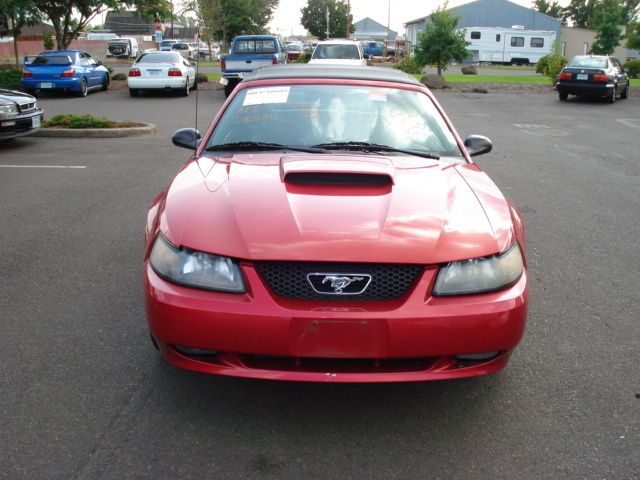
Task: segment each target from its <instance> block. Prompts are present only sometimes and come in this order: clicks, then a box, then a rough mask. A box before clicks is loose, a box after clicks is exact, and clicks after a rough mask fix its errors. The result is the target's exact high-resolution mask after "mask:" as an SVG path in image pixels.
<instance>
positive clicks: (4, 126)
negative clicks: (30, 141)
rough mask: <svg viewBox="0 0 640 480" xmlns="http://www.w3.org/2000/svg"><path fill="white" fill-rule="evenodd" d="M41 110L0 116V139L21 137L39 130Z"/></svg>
mask: <svg viewBox="0 0 640 480" xmlns="http://www.w3.org/2000/svg"><path fill="white" fill-rule="evenodd" d="M43 113H44V112H43V110H41V109H39V108H38V109H36V110H32V111H30V112H28V113H23V114H20V115H16V116H14V117H0V140H8V139H10V138H17V137H23V136H25V135H30V134H32V133H34V132H37V131H38V130H40V125H41V124H42V115H43Z"/></svg>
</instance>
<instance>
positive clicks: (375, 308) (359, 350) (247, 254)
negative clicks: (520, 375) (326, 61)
mask: <svg viewBox="0 0 640 480" xmlns="http://www.w3.org/2000/svg"><path fill="white" fill-rule="evenodd" d="M173 142H174V144H175V145H178V146H182V147H187V148H191V149H193V150H194V154H193V156H192V157H191V158H190V159H189V160H188V161H187V162H186V163H185V164H184V166H183V167H182V168H181V169H180V172H179V173H178V174H177V176H176V177H175V179H173V181H172V182H171V184H170V185H169V186H168V187H167V188H166V189H165V190H164V191H163V192H162V193H161V194H160V195H159V196H158V197H157V198H156V199H155V200H154V201H153V203H152V205H151V208H150V210H149V213H148V218H147V224H146V235H145V238H146V250H145V254H144V285H145V301H146V311H147V317H148V323H149V329H150V333H151V337H152V341H153V343H154V345H155V346H156V347H157V348H158V349H159V350H160V352H161V354H162V356H163V357H164V359H165V360H166V361H168V362H169V363H171V364H173V365H176V366H178V367H182V368H186V369H190V370H196V371H200V372H207V373H213V374H221V375H232V376H237V377H251V378H262V379H275V380H297V381H318V382H399V381H419V380H435V379H452V378H461V377H471V376H477V375H484V374H489V373H493V372H496V371H498V370H500V369H502V368H503V367H504V366H505V365H506V364H507V361H508V359H509V356H510V355H511V353H512V351H513V349H514V348H515V347H516V345H517V344H518V342H519V341H520V339H521V338H522V335H523V332H524V329H525V322H526V317H527V299H528V279H527V270H526V260H525V249H526V238H525V229H524V223H523V220H522V217H521V216H520V214H519V212H518V210H517V209H516V207H515V206H514V205H512V204H511V203H510V202H509V201H508V200H507V199H505V197H504V196H503V194H502V193H501V192H500V190H499V189H498V188H497V187H496V185H495V184H494V183H493V182H492V181H491V179H490V178H489V177H488V176H487V175H486V174H485V173H484V172H483V170H482V169H481V168H480V167H479V166H478V165H477V164H476V163H474V162H473V161H472V157H473V156H475V155H480V154H482V153H486V152H489V151H490V150H491V142H490V141H489V139H487V138H486V137H482V136H475V135H472V136H469V137H467V138H466V139H465V140H464V141H463V140H462V139H461V138H460V137H459V136H458V134H457V133H456V131H455V129H454V128H453V125H452V124H451V122H450V121H449V119H448V118H447V117H446V115H445V113H444V111H443V110H442V108H441V107H440V105H439V104H438V102H437V101H436V100H435V98H434V97H433V96H432V94H431V93H430V92H429V90H428V89H426V88H425V87H424V86H423V85H421V84H420V83H419V82H417V81H416V80H415V79H414V78H413V77H410V76H407V75H405V74H404V73H402V72H399V71H396V70H392V69H385V68H373V67H351V68H349V67H332V66H327V65H322V66H320V67H314V66H312V65H287V66H274V67H267V68H263V69H259V70H256V71H255V72H253V73H251V74H250V75H248V76H247V77H246V78H245V79H244V81H243V82H242V83H240V84H239V85H238V87H237V88H236V90H235V91H234V93H233V95H231V96H230V97H229V99H228V100H227V102H226V103H225V104H224V106H223V107H222V109H221V110H220V112H219V113H218V114H217V116H216V117H215V119H214V120H213V123H212V124H211V126H210V127H209V129H208V130H207V132H206V133H205V134H204V135H203V136H201V135H200V134H199V133H198V132H197V131H195V130H193V129H183V130H179V131H178V132H176V134H175V135H174V137H173Z"/></svg>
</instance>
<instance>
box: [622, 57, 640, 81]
mask: <svg viewBox="0 0 640 480" xmlns="http://www.w3.org/2000/svg"><path fill="white" fill-rule="evenodd" d="M624 68H625V69H626V70H628V71H629V77H631V78H638V77H640V60H628V61H627V62H625V64H624Z"/></svg>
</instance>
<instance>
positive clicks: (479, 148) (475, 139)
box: [464, 135, 493, 157]
mask: <svg viewBox="0 0 640 480" xmlns="http://www.w3.org/2000/svg"><path fill="white" fill-rule="evenodd" d="M464 146H465V147H467V152H469V155H470V156H472V157H475V156H476V155H482V154H484V153H489V152H490V151H491V149H493V144H492V143H491V140H489V139H488V138H487V137H483V136H482V135H469V136H468V137H467V138H465V139H464Z"/></svg>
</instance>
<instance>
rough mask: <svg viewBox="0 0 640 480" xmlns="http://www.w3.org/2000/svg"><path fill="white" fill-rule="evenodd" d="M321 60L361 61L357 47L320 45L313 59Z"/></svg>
mask: <svg viewBox="0 0 640 480" xmlns="http://www.w3.org/2000/svg"><path fill="white" fill-rule="evenodd" d="M320 58H330V59H342V60H360V52H358V47H356V46H355V45H340V44H336V45H318V46H317V47H316V49H315V51H314V52H313V59H320Z"/></svg>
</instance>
